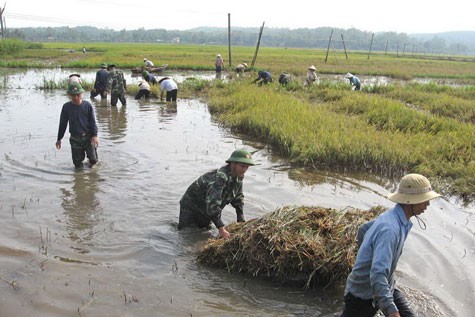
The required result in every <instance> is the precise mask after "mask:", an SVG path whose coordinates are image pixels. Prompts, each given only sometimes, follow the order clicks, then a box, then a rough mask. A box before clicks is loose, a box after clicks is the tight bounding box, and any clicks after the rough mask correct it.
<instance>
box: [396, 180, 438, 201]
mask: <svg viewBox="0 0 475 317" xmlns="http://www.w3.org/2000/svg"><path fill="white" fill-rule="evenodd" d="M440 196H441V195H440V194H438V193H436V192H435V191H433V190H432V186H431V184H430V182H429V180H428V179H427V178H426V177H425V176H422V175H420V174H407V175H406V176H404V177H403V178H401V181H400V182H399V186H398V190H397V192H395V193H392V194H389V195H388V199H389V200H391V201H393V202H395V203H400V204H406V205H415V204H420V203H423V202H426V201H429V200H431V199H434V198H437V197H440Z"/></svg>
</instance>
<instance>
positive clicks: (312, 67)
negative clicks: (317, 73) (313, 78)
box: [308, 65, 317, 70]
mask: <svg viewBox="0 0 475 317" xmlns="http://www.w3.org/2000/svg"><path fill="white" fill-rule="evenodd" d="M308 69H309V70H317V68H316V67H315V66H314V65H311V66H310V67H309V68H308Z"/></svg>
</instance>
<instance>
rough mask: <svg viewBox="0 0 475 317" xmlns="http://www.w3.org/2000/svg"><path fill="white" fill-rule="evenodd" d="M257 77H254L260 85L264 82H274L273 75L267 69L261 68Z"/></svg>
mask: <svg viewBox="0 0 475 317" xmlns="http://www.w3.org/2000/svg"><path fill="white" fill-rule="evenodd" d="M257 76H258V77H257V78H256V79H254V82H255V83H259V85H262V84H268V83H271V82H272V76H271V74H270V73H269V72H268V71H267V70H261V71H259V72H258V73H257Z"/></svg>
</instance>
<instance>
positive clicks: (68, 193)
mask: <svg viewBox="0 0 475 317" xmlns="http://www.w3.org/2000/svg"><path fill="white" fill-rule="evenodd" d="M96 169H97V167H94V168H93V169H90V170H89V169H85V170H79V171H77V172H75V173H74V174H73V179H72V186H71V187H70V188H67V187H60V191H61V199H62V203H61V206H62V207H63V209H64V214H65V215H66V217H67V225H66V230H67V231H68V237H69V238H70V239H71V240H72V241H75V242H88V241H91V240H93V239H94V231H95V226H96V225H97V224H98V223H99V221H100V219H99V216H100V215H99V214H100V211H101V203H100V200H99V198H98V197H97V192H98V191H99V184H98V182H99V180H100V177H99V174H98V173H97V172H96V171H97V170H96ZM84 252H86V251H84Z"/></svg>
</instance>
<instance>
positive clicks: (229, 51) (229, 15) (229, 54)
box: [228, 13, 232, 67]
mask: <svg viewBox="0 0 475 317" xmlns="http://www.w3.org/2000/svg"><path fill="white" fill-rule="evenodd" d="M228 60H229V67H231V65H232V63H231V13H228Z"/></svg>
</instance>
